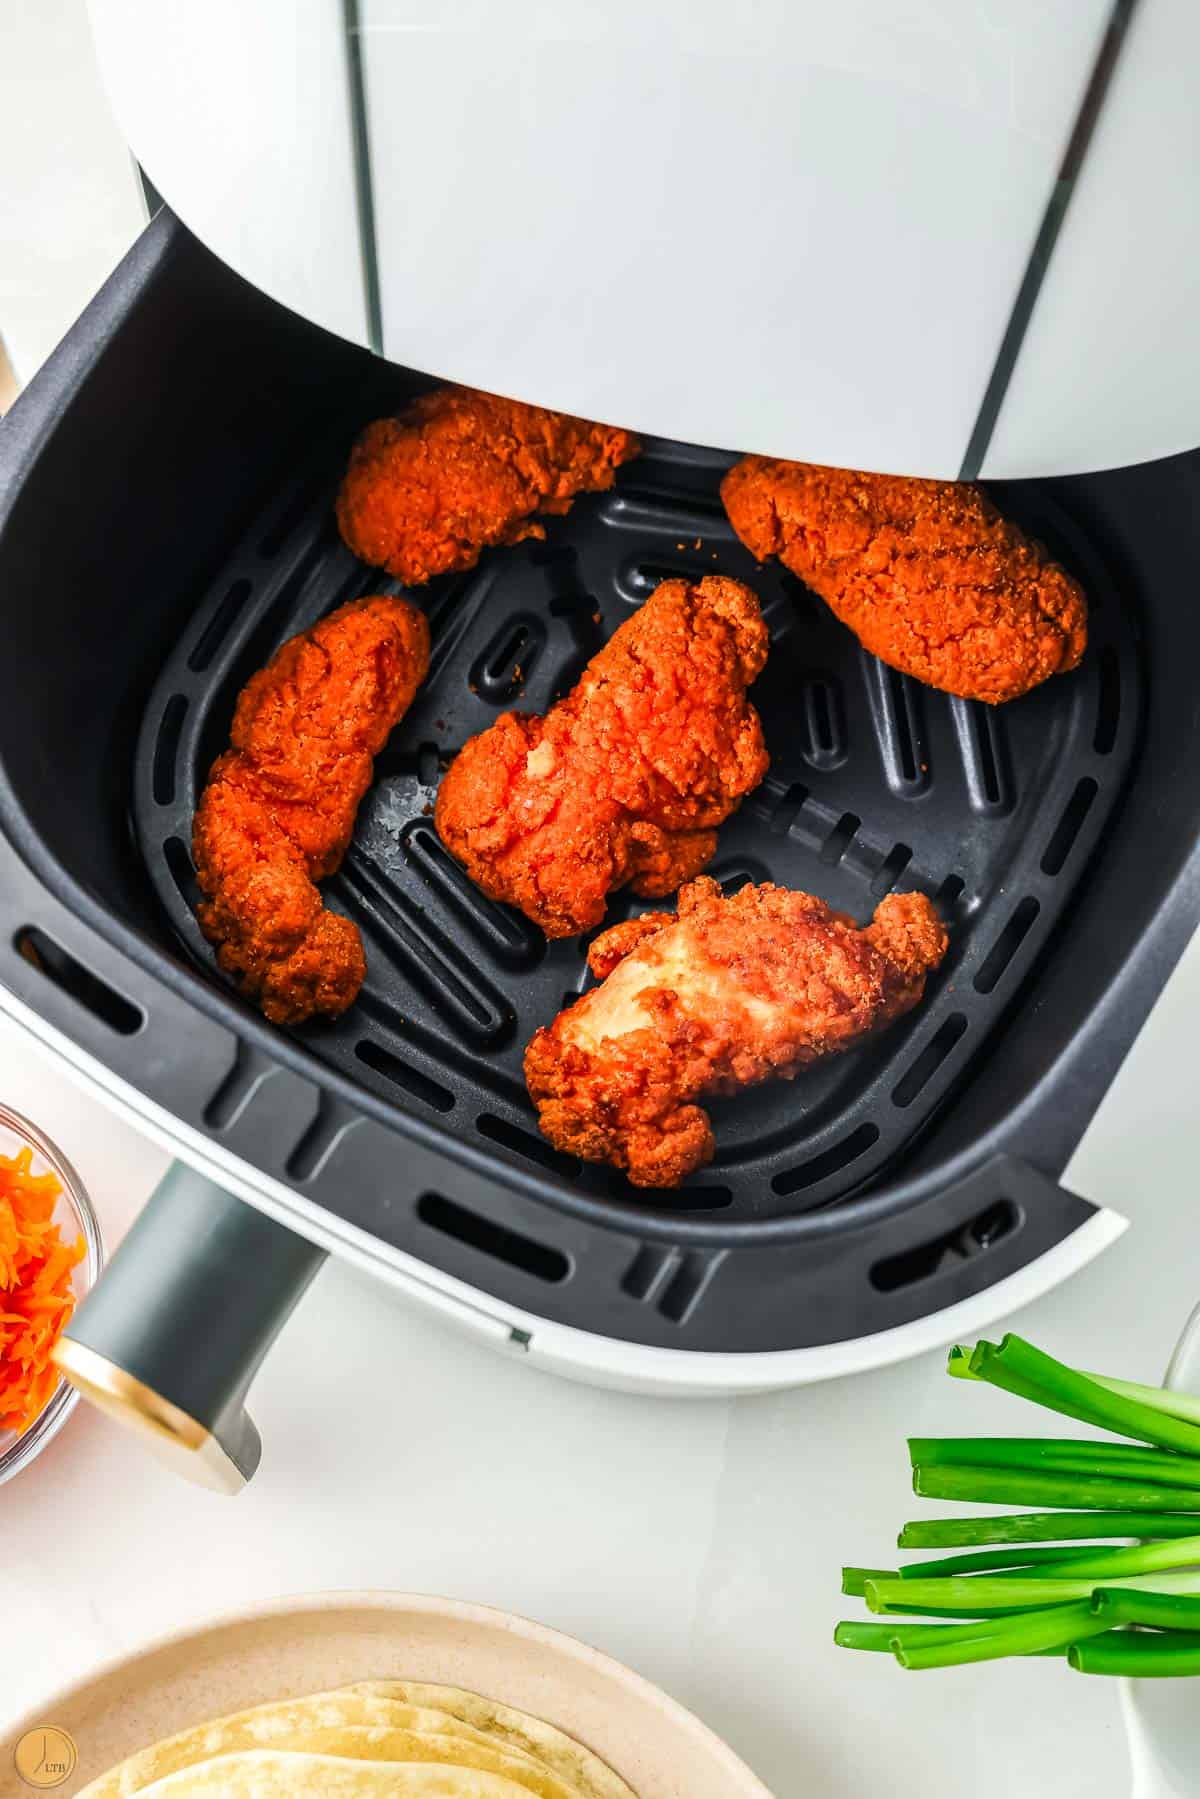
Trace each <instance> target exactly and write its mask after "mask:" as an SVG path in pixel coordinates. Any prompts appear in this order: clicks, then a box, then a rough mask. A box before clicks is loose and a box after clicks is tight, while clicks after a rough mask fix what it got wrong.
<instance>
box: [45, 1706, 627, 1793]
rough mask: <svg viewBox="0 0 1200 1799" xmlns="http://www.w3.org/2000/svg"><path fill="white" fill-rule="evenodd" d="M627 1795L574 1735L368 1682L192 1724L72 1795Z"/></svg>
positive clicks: (499, 1710) (508, 1712)
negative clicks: (203, 1722) (189, 1727)
mask: <svg viewBox="0 0 1200 1799" xmlns="http://www.w3.org/2000/svg"><path fill="white" fill-rule="evenodd" d="M135 1793H137V1794H145V1795H149V1794H154V1795H155V1796H156V1799H157V1795H159V1794H161V1795H162V1799H187V1796H189V1795H191V1794H197V1795H200V1794H205V1795H209V1794H212V1795H216V1794H220V1795H223V1796H224V1799H277V1796H278V1795H283V1794H315V1793H319V1794H323V1795H324V1794H328V1795H330V1799H339V1796H344V1799H358V1795H360V1794H361V1795H374V1794H377V1793H392V1794H396V1795H398V1796H400V1799H405V1796H407V1795H419V1796H420V1799H520V1796H521V1795H523V1794H526V1793H534V1794H536V1795H538V1799H635V1795H634V1793H633V1792H632V1789H631V1788H630V1787H628V1786H626V1784H625V1782H624V1781H623V1780H622V1779H620V1777H619V1776H618V1775H616V1774H614V1773H613V1771H612V1769H611V1768H609V1767H607V1766H606V1765H605V1763H604V1762H602V1761H600V1760H599V1758H598V1757H597V1756H595V1755H593V1754H592V1752H591V1750H590V1749H585V1748H584V1747H583V1745H582V1744H581V1743H577V1742H576V1741H575V1740H574V1738H573V1737H569V1736H567V1735H565V1734H564V1732H563V1731H561V1730H556V1729H555V1728H554V1726H553V1725H551V1724H543V1723H542V1722H541V1720H540V1719H538V1718H531V1717H529V1716H528V1715H527V1714H526V1713H525V1712H518V1711H513V1710H512V1709H511V1707H509V1706H506V1705H498V1704H497V1703H495V1701H493V1700H491V1699H483V1698H481V1697H480V1696H479V1695H478V1694H476V1693H464V1692H460V1691H459V1690H458V1688H456V1687H442V1686H430V1685H428V1684H426V1683H424V1682H421V1681H411V1680H370V1681H362V1682H360V1683H359V1684H358V1685H356V1686H350V1687H339V1688H337V1689H336V1690H334V1691H332V1692H327V1693H314V1694H313V1695H312V1696H311V1697H310V1698H307V1699H286V1700H281V1701H280V1702H279V1703H278V1704H275V1705H259V1706H256V1707H255V1708H254V1709H253V1710H252V1711H245V1712H236V1713H234V1714H233V1715H232V1716H231V1717H228V1718H217V1719H215V1720H214V1721H213V1722H212V1723H211V1724H198V1725H195V1726H193V1728H192V1729H191V1730H184V1731H181V1732H180V1733H179V1735H178V1736H174V1737H168V1738H167V1739H166V1741H165V1742H162V1743H156V1744H155V1745H154V1747H153V1748H152V1749H143V1750H141V1751H140V1752H139V1753H138V1754H137V1755H133V1756H130V1758H129V1760H128V1761H124V1762H122V1763H121V1764H120V1766H119V1767H116V1768H113V1769H111V1770H110V1772H109V1773H107V1774H103V1775H101V1777H100V1779H99V1780H94V1781H93V1782H92V1784H91V1785H90V1786H89V1787H87V1788H85V1789H84V1792H83V1793H82V1794H80V1796H79V1799H129V1796H130V1795H131V1794H135Z"/></svg>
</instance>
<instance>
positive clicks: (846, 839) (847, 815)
mask: <svg viewBox="0 0 1200 1799" xmlns="http://www.w3.org/2000/svg"><path fill="white" fill-rule="evenodd" d="M861 824H862V819H861V818H859V816H858V814H857V813H855V812H843V813H842V816H841V817H840V818H839V819H838V821H837V823H836V824H835V825H834V827H833V829H832V831H830V833H829V835H828V837H827V838H826V839H825V841H824V843H823V844H822V845H821V857H820V859H821V861H822V862H824V863H825V864H826V866H827V867H831V868H832V867H833V866H835V864H837V863H838V862H840V861H841V859H842V857H843V856H844V855H845V854H846V851H847V850H848V849H849V848H850V845H851V844H852V843H853V842H854V839H855V837H856V836H857V834H858V827H859V826H860V825H861Z"/></svg>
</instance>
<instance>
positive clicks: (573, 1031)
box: [525, 876, 947, 1187]
mask: <svg viewBox="0 0 1200 1799" xmlns="http://www.w3.org/2000/svg"><path fill="white" fill-rule="evenodd" d="M946 943H947V939H946V932H945V929H944V928H943V926H942V923H941V921H940V919H939V918H938V915H937V913H936V912H935V910H934V908H933V905H932V902H931V901H930V900H928V899H927V898H926V896H925V895H924V894H923V893H904V894H889V895H888V896H887V898H886V899H884V900H881V901H880V903H879V906H878V907H877V909H876V912H875V917H874V919H873V921H872V922H871V923H870V924H869V925H867V927H866V928H865V929H864V930H859V929H858V927H857V926H856V925H855V924H854V921H853V920H852V919H849V918H847V917H846V916H845V915H844V914H842V913H838V912H833V911H831V910H830V908H829V907H828V906H827V905H825V903H824V902H823V901H822V900H819V899H815V898H813V896H812V895H811V894H808V893H793V892H790V891H789V890H788V889H787V888H785V887H776V886H773V885H771V884H770V883H769V882H767V883H764V884H763V885H762V886H760V887H743V888H742V889H741V891H740V892H738V893H735V894H734V895H733V896H732V897H731V898H729V899H726V898H724V897H723V895H722V893H721V890H720V888H719V887H718V885H717V883H716V882H715V881H713V880H710V879H709V878H708V877H707V876H701V878H700V879H699V880H697V881H693V882H692V884H691V885H690V886H689V887H685V888H684V889H683V891H682V892H681V893H680V895H679V910H678V913H677V914H672V913H667V912H659V913H649V914H646V915H645V916H643V917H641V918H636V919H633V920H631V921H630V922H629V923H627V924H619V925H614V927H613V928H612V930H610V931H605V932H604V933H603V934H602V935H601V936H600V937H598V938H597V939H596V941H595V943H594V944H593V945H592V950H591V954H590V956H589V958H588V960H589V963H590V965H591V968H592V971H593V973H595V974H596V975H597V976H599V977H600V978H601V980H602V982H603V984H602V985H601V986H599V987H595V988H592V989H591V991H590V992H588V993H585V994H584V995H583V997H582V998H581V999H579V1000H577V1001H576V1002H575V1004H574V1005H573V1006H571V1007H569V1008H568V1009H567V1010H566V1011H565V1012H560V1013H559V1015H558V1017H557V1018H556V1019H555V1020H554V1023H553V1024H551V1025H549V1026H547V1027H544V1028H543V1029H542V1030H540V1031H538V1033H537V1035H536V1036H535V1037H534V1039H533V1041H532V1042H531V1043H530V1045H529V1048H528V1050H527V1051H526V1054H525V1079H526V1081H527V1083H528V1085H529V1092H530V1096H531V1097H532V1099H533V1102H534V1105H535V1106H536V1107H537V1111H538V1123H539V1124H540V1126H541V1128H542V1131H543V1133H544V1134H545V1135H546V1136H547V1137H548V1138H549V1140H550V1142H551V1143H553V1144H554V1145H555V1147H556V1148H558V1149H562V1150H565V1151H566V1152H567V1153H568V1154H570V1155H574V1156H579V1157H581V1158H582V1159H583V1160H584V1161H585V1162H610V1163H612V1165H613V1166H614V1167H616V1168H620V1169H622V1170H624V1172H625V1173H626V1174H627V1175H628V1177H629V1179H630V1180H631V1181H632V1183H633V1184H634V1186H636V1187H676V1186H678V1185H679V1183H680V1181H681V1180H683V1178H684V1176H685V1175H688V1174H690V1173H691V1172H692V1171H693V1170H694V1169H696V1168H699V1167H700V1166H702V1164H703V1163H705V1162H708V1161H710V1160H711V1158H712V1155H713V1150H714V1141H713V1132H712V1125H711V1123H710V1121H709V1118H708V1114H707V1113H706V1112H705V1111H704V1110H703V1109H702V1107H701V1106H700V1105H698V1104H697V1103H696V1102H697V1101H698V1100H699V1099H701V1098H703V1096H704V1095H705V1094H730V1093H734V1092H736V1091H737V1090H738V1089H739V1088H742V1087H748V1086H752V1085H755V1084H757V1083H758V1082H760V1081H765V1080H769V1079H772V1078H779V1077H782V1078H783V1079H785V1080H790V1079H791V1078H792V1076H793V1075H795V1074H796V1073H797V1072H798V1071H799V1070H800V1069H802V1068H805V1067H807V1066H808V1065H809V1064H810V1063H812V1062H815V1061H817V1060H818V1059H819V1058H820V1057H822V1056H828V1055H832V1054H833V1053H834V1052H836V1051H838V1050H844V1049H849V1048H850V1047H851V1046H852V1045H853V1044H855V1043H857V1042H859V1041H860V1040H861V1039H862V1038H863V1037H864V1036H865V1035H866V1034H867V1032H869V1031H875V1030H878V1029H880V1028H881V1027H882V1026H884V1025H887V1024H890V1023H891V1022H892V1020H893V1019H896V1018H898V1017H900V1015H901V1014H902V1013H904V1012H907V1011H909V1010H910V1008H911V1007H913V1006H915V1005H916V1004H917V1002H918V1000H919V999H920V998H921V995H922V993H923V992H924V989H925V979H926V976H927V975H928V974H929V972H930V971H931V970H932V969H934V968H936V967H937V965H938V963H939V962H940V961H941V959H942V957H943V955H944V954H945V952H946Z"/></svg>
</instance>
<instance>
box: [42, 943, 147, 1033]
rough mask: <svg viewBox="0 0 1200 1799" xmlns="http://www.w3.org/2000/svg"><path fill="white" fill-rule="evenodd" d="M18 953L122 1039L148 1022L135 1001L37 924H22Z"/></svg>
mask: <svg viewBox="0 0 1200 1799" xmlns="http://www.w3.org/2000/svg"><path fill="white" fill-rule="evenodd" d="M13 944H14V946H15V948H16V951H17V954H18V955H19V956H22V957H23V958H24V960H25V961H26V962H28V963H29V965H30V966H31V967H32V968H36V969H37V971H38V973H39V974H43V975H45V977H46V979H47V980H48V981H50V982H51V983H52V984H53V985H54V986H55V987H57V988H59V989H60V990H61V991H62V992H63V993H65V994H68V995H69V997H70V998H71V999H73V1000H74V1001H75V1002H76V1004H77V1005H80V1006H82V1007H83V1008H84V1009H85V1011H88V1012H90V1013H91V1014H92V1017H93V1018H98V1019H99V1020H100V1022H101V1024H106V1025H107V1026H108V1028H109V1030H110V1031H116V1032H117V1034H118V1035H119V1036H121V1037H132V1036H133V1034H134V1032H135V1031H140V1030H141V1028H142V1026H143V1025H144V1024H145V1022H146V1014H145V1013H144V1012H143V1011H142V1008H141V1007H140V1006H135V1005H134V1004H133V1001H132V1000H128V999H126V998H125V995H124V994H123V993H118V992H117V990H116V988H115V987H110V986H109V984H108V982H107V981H102V980H101V979H100V976H99V975H98V974H93V973H92V971H91V969H90V968H85V967H84V965H83V963H82V962H79V961H77V960H76V958H75V957H74V956H73V955H71V953H70V951H69V950H65V949H64V948H63V947H62V945H61V944H60V943H56V942H55V941H54V939H53V937H47V935H46V933H45V932H44V931H41V930H39V929H38V927H37V926H36V925H31V924H27V925H22V926H21V928H20V930H18V931H17V932H16V933H15V935H14V937H13Z"/></svg>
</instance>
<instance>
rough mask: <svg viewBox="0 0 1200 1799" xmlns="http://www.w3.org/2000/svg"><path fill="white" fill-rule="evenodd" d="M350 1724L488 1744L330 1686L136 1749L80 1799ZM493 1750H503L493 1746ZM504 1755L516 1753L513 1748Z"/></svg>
mask: <svg viewBox="0 0 1200 1799" xmlns="http://www.w3.org/2000/svg"><path fill="white" fill-rule="evenodd" d="M355 1725H365V1726H374V1727H376V1728H380V1729H390V1730H416V1731H434V1732H437V1733H438V1734H440V1735H443V1736H462V1737H464V1738H466V1739H467V1740H468V1741H470V1742H475V1743H479V1744H482V1745H484V1746H487V1745H489V1744H491V1743H492V1740H493V1739H492V1738H490V1737H489V1736H488V1735H487V1733H486V1732H485V1731H482V1730H479V1729H477V1728H476V1727H475V1726H474V1725H472V1724H469V1723H467V1722H465V1721H464V1720H462V1719H460V1718H456V1717H452V1716H451V1714H450V1713H449V1712H445V1711H440V1710H436V1709H434V1708H433V1707H426V1706H419V1705H408V1704H406V1703H404V1702H403V1701H401V1700H398V1699H387V1698H380V1697H376V1696H374V1695H372V1694H367V1693H364V1694H358V1693H356V1692H354V1691H353V1689H350V1688H343V1687H338V1688H333V1689H331V1690H330V1691H329V1692H325V1693H313V1694H312V1695H311V1696H309V1697H307V1698H304V1699H285V1700H277V1701H274V1702H273V1703H271V1704H269V1705H256V1706H253V1707H252V1708H251V1709H250V1710H248V1711H243V1712H233V1713H231V1714H230V1715H229V1716H228V1717H225V1718H214V1719H213V1720H212V1721H211V1722H209V1723H206V1724H194V1725H193V1726H192V1727H191V1728H190V1729H189V1730H181V1731H180V1732H179V1733H178V1735H177V1736H173V1737H166V1738H164V1739H163V1741H162V1742H161V1743H155V1744H154V1745H153V1747H152V1748H149V1749H142V1750H139V1751H138V1753H137V1754H136V1755H131V1756H130V1757H129V1758H128V1759H127V1760H126V1761H123V1762H120V1763H119V1764H118V1765H117V1767H115V1768H111V1769H110V1770H109V1772H108V1773H107V1774H102V1775H101V1776H100V1778H99V1779H98V1780H94V1781H93V1782H92V1783H91V1785H90V1786H88V1787H85V1788H84V1790H83V1792H82V1793H81V1794H80V1795H79V1799H133V1795H134V1794H136V1793H141V1792H142V1791H143V1790H144V1789H145V1788H146V1787H148V1786H150V1785H151V1784H152V1783H153V1782H154V1781H156V1780H163V1779H165V1777H166V1776H167V1775H168V1774H173V1773H175V1772H176V1770H177V1769H179V1768H187V1767H191V1766H192V1765H193V1764H194V1763H196V1762H202V1761H208V1760H211V1759H212V1757H214V1756H217V1755H229V1754H232V1753H233V1752H234V1751H237V1750H242V1749H287V1748H290V1747H293V1746H294V1739H295V1738H296V1737H298V1736H299V1735H300V1733H301V1732H311V1731H316V1730H340V1729H345V1728H348V1727H353V1726H355ZM496 1746H497V1747H504V1745H502V1744H497V1745H496ZM509 1753H516V1750H515V1746H514V1747H513V1748H512V1749H510V1750H509Z"/></svg>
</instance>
